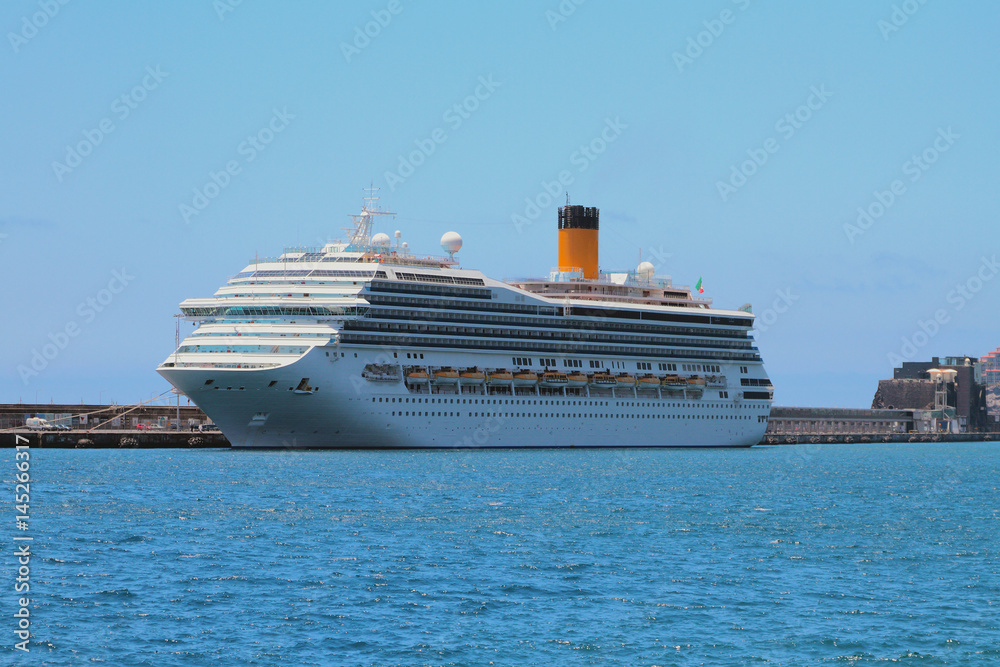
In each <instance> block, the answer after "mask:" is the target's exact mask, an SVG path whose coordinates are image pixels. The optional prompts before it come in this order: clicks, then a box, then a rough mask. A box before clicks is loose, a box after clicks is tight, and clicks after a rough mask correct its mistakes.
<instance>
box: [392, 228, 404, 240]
mask: <svg viewBox="0 0 1000 667" xmlns="http://www.w3.org/2000/svg"><path fill="white" fill-rule="evenodd" d="M402 235H403V232H401V231H399V230H398V229H397V230H396V231H395V233H393V236H395V237H396V238H397V239H398V238H399V237H400V236H402Z"/></svg>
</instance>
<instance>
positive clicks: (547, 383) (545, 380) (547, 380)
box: [540, 371, 569, 387]
mask: <svg viewBox="0 0 1000 667" xmlns="http://www.w3.org/2000/svg"><path fill="white" fill-rule="evenodd" d="M540 382H541V385H542V386H543V387H565V386H566V385H567V384H569V378H567V377H566V374H565V373H560V372H558V371H546V372H544V373H542V379H541V380H540Z"/></svg>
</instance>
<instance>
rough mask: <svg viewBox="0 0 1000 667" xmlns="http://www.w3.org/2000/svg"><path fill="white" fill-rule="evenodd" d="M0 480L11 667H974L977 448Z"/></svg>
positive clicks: (56, 453)
mask: <svg viewBox="0 0 1000 667" xmlns="http://www.w3.org/2000/svg"><path fill="white" fill-rule="evenodd" d="M3 458H4V461H5V463H3V464H2V465H3V466H4V469H3V471H2V472H3V474H2V475H0V478H2V479H3V480H4V484H5V485H6V486H8V487H10V488H9V489H5V490H4V495H5V497H6V498H8V513H7V514H8V517H9V518H8V519H5V520H4V522H5V523H6V524H7V525H8V529H7V530H5V532H7V533H8V534H9V537H8V539H6V540H4V542H3V544H2V550H3V555H4V558H3V574H2V576H0V581H2V582H3V584H2V586H0V609H2V610H3V613H2V620H0V636H3V637H4V645H5V649H6V650H7V651H8V653H7V656H8V657H9V658H10V664H14V662H17V663H18V664H51V665H79V664H105V665H157V666H159V665H213V666H218V667H223V666H226V665H486V664H495V665H560V664H571V665H618V664H620V665H700V664H705V665H743V664H747V665H769V664H776V665H807V664H846V665H856V664H869V663H879V664H882V663H891V664H903V665H988V664H1000V614H998V611H1000V559H998V549H1000V494H998V485H1000V474H998V473H1000V446H998V445H996V444H991V443H957V444H955V443H951V444H931V443H928V444H879V445H814V446H809V445H797V446H778V447H754V448H752V449H743V450H671V449H655V450H636V449H622V450H589V449H585V450H580V449H572V450H530V451H512V450H484V451H475V450H471V451H470V450H464V451H413V452H407V451H375V452H358V451H313V452H288V451H265V452H247V451H229V450H37V449H36V450H32V451H31V508H30V510H31V512H30V524H29V526H28V529H27V530H25V531H16V530H15V529H14V518H13V513H14V508H13V494H14V475H15V470H14V452H13V450H7V454H5V455H4V457H3ZM15 534H16V535H17V536H19V537H31V538H32V541H31V545H32V546H31V550H32V560H31V573H30V599H31V604H30V607H29V608H30V611H31V619H30V620H31V626H30V627H31V633H32V638H31V643H30V645H29V648H30V653H27V654H25V653H24V652H22V651H18V650H15V649H14V648H13V647H14V644H15V642H17V641H18V640H17V638H16V636H15V634H14V630H15V629H16V625H17V619H15V618H14V617H13V612H14V609H15V608H16V605H17V604H18V603H17V598H18V597H19V596H21V595H23V594H18V593H15V592H14V585H15V577H16V574H17V567H18V565H17V562H16V561H17V559H16V557H15V555H14V554H15V545H18V544H22V543H23V541H22V542H14V541H13V536H14V535H15ZM3 625H6V626H7V627H6V628H4V627H2V626H3Z"/></svg>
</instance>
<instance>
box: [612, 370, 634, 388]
mask: <svg viewBox="0 0 1000 667" xmlns="http://www.w3.org/2000/svg"><path fill="white" fill-rule="evenodd" d="M615 382H617V383H618V388H619V389H632V388H634V387H635V376H634V375H629V374H628V373H622V374H620V375H618V376H617V377H615Z"/></svg>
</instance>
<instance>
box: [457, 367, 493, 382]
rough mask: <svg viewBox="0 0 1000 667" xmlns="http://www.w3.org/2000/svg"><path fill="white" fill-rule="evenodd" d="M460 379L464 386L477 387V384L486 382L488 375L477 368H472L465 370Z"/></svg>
mask: <svg viewBox="0 0 1000 667" xmlns="http://www.w3.org/2000/svg"><path fill="white" fill-rule="evenodd" d="M458 377H459V379H460V380H461V382H462V384H469V385H475V384H483V383H484V382H486V373H484V372H482V371H481V370H479V369H478V368H476V367H475V366H473V367H472V368H466V369H465V370H463V371H461V372H460V373H459V374H458Z"/></svg>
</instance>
